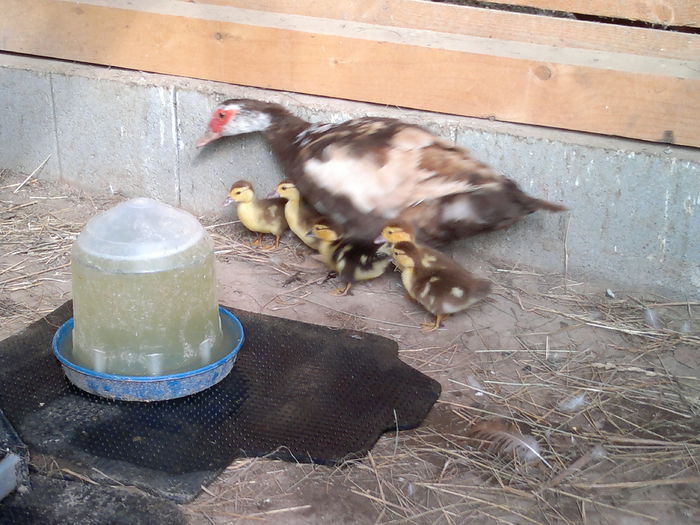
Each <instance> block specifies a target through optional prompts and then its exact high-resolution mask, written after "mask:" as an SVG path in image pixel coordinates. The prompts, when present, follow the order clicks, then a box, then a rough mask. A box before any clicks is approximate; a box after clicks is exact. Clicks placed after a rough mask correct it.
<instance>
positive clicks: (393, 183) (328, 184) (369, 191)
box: [197, 99, 566, 242]
mask: <svg viewBox="0 0 700 525" xmlns="http://www.w3.org/2000/svg"><path fill="white" fill-rule="evenodd" d="M252 132H262V133H263V134H264V136H265V138H266V139H267V141H268V142H269V144H270V146H271V147H272V150H273V152H274V153H275V155H276V156H277V159H278V160H279V161H280V163H281V165H282V167H283V169H284V171H285V172H286V175H287V177H288V178H289V179H291V180H292V182H294V184H295V185H296V186H297V188H298V189H299V191H300V192H301V195H302V196H303V197H304V198H305V199H306V200H307V202H308V203H309V204H310V205H311V206H313V207H314V208H315V209H316V210H317V211H318V212H319V213H320V214H322V215H326V216H329V217H331V218H332V219H333V220H334V221H336V222H337V223H339V224H341V225H342V226H343V228H344V230H345V231H346V233H347V234H348V235H349V236H351V237H352V238H357V239H363V240H366V241H370V242H371V241H372V240H373V239H374V238H375V237H376V236H377V235H378V234H379V232H380V231H381V230H382V227H383V225H384V224H385V223H386V222H387V220H390V219H396V218H401V219H404V220H407V221H409V222H411V223H412V224H413V225H414V226H415V227H416V231H417V234H418V238H419V239H422V240H428V241H434V242H442V241H449V240H453V239H455V238H459V237H467V236H470V235H474V234H477V233H480V232H484V231H489V230H498V229H501V228H505V227H507V226H510V225H511V224H513V223H514V222H516V221H518V220H519V219H521V218H522V217H524V216H525V215H527V214H529V213H532V212H534V211H536V210H540V209H541V210H548V211H563V210H565V209H566V208H564V207H563V206H560V205H559V204H554V203H551V202H547V201H544V200H541V199H537V198H534V197H530V196H528V195H527V194H525V193H524V192H523V191H521V190H520V189H519V188H518V186H517V184H516V183H515V182H513V181H512V180H510V179H507V178H505V177H503V176H501V175H498V174H497V173H496V172H494V170H493V169H491V168H490V167H489V166H487V165H486V164H483V163H482V162H480V161H478V160H476V159H475V158H473V157H472V156H471V154H470V153H469V152H468V151H467V150H465V149H462V148H459V147H457V146H455V145H453V144H450V143H449V142H447V141H445V140H444V139H442V138H440V137H437V136H435V135H433V134H432V133H430V132H428V131H427V130H425V129H423V128H421V127H420V126H416V125H414V124H409V123H406V122H402V121H400V120H397V119H391V118H380V117H363V118H356V119H352V120H348V121H346V122H342V123H340V124H311V123H309V122H307V121H305V120H303V119H301V118H299V117H297V116H295V115H293V114H292V113H290V112H289V111H287V110H286V109H285V108H284V107H282V106H281V105H279V104H275V103H271V102H262V101H258V100H250V99H232V100H227V101H225V102H223V103H221V104H219V105H218V106H217V107H216V109H215V110H214V113H213V115H212V116H211V119H210V121H209V126H208V131H207V132H206V133H205V135H204V136H203V137H202V138H201V139H200V140H199V141H198V142H197V146H198V147H201V146H204V145H205V144H208V143H209V142H211V141H213V140H216V139H218V138H220V137H223V136H228V135H240V134H244V133H252Z"/></svg>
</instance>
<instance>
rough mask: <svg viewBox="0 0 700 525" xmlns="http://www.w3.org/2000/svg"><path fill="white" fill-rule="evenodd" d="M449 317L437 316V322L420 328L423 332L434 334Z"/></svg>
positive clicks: (425, 324) (422, 325)
mask: <svg viewBox="0 0 700 525" xmlns="http://www.w3.org/2000/svg"><path fill="white" fill-rule="evenodd" d="M446 317H447V316H446V315H437V316H435V321H434V322H432V323H422V324H421V325H420V328H421V330H422V331H423V332H425V333H428V332H434V331H435V330H437V329H438V328H440V326H441V325H442V321H443V319H445V318H446Z"/></svg>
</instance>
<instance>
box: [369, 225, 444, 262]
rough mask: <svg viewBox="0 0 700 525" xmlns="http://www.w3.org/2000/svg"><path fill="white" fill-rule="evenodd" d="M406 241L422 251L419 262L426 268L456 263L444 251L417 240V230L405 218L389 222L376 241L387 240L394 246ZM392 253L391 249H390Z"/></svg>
mask: <svg viewBox="0 0 700 525" xmlns="http://www.w3.org/2000/svg"><path fill="white" fill-rule="evenodd" d="M402 241H406V242H411V243H413V244H414V245H415V248H416V251H417V252H418V253H420V258H419V259H418V260H417V262H418V263H419V264H420V265H421V266H423V267H426V268H433V269H435V268H450V267H453V266H454V265H455V264H456V263H455V262H454V261H453V260H452V259H451V258H450V257H448V256H447V255H445V254H444V253H442V252H440V251H438V250H435V249H433V248H430V247H429V246H424V245H422V244H418V243H417V242H416V230H415V229H414V228H413V226H412V225H411V224H410V223H409V222H407V221H404V220H401V219H395V220H392V221H389V222H387V223H386V224H385V225H384V228H383V229H382V234H381V235H380V236H379V237H377V239H376V240H375V241H374V242H375V243H382V242H387V243H389V245H390V247H391V248H393V247H394V245H395V244H396V243H399V242H402ZM388 251H389V253H391V249H389V250H388Z"/></svg>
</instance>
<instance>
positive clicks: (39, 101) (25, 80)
mask: <svg viewBox="0 0 700 525" xmlns="http://www.w3.org/2000/svg"><path fill="white" fill-rule="evenodd" d="M53 111H54V107H53V103H52V97H51V77H50V75H49V74H48V73H44V72H39V71H29V70H26V69H19V68H12V67H2V66H0V169H5V168H7V169H11V170H14V171H18V172H21V173H26V174H29V173H31V172H32V171H34V170H35V169H36V168H37V167H38V166H39V165H41V163H42V162H44V160H45V159H46V158H47V157H48V156H49V155H51V158H50V159H49V160H48V162H47V163H46V165H45V166H44V167H43V168H42V169H41V171H40V172H39V173H38V174H37V177H40V178H45V179H49V180H51V179H53V180H56V179H58V178H59V176H60V168H59V163H58V155H57V152H56V133H55V131H56V130H55V122H54V115H53Z"/></svg>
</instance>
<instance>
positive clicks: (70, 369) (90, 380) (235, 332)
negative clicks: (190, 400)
mask: <svg viewBox="0 0 700 525" xmlns="http://www.w3.org/2000/svg"><path fill="white" fill-rule="evenodd" d="M219 316H220V317H221V329H222V330H223V332H224V336H223V337H224V341H233V348H232V350H231V352H229V353H228V354H226V355H225V356H224V357H222V358H221V359H219V360H218V361H216V362H214V363H211V364H209V365H207V366H203V367H202V368H198V369H196V370H191V371H189V372H183V373H180V374H170V375H165V376H155V377H145V376H120V375H113V374H101V373H99V372H95V371H94V370H90V369H87V368H83V367H81V366H78V365H76V364H74V363H72V362H71V361H70V360H68V359H67V357H66V355H65V352H64V350H65V349H64V346H65V345H64V342H65V340H66V337H67V336H68V335H69V334H71V333H72V332H73V318H70V319H69V320H68V321H66V322H65V323H63V325H61V327H60V328H59V329H58V330H57V331H56V333H55V334H54V337H53V353H54V355H55V356H56V357H57V358H58V360H59V361H60V362H61V365H62V366H63V371H64V372H65V374H66V377H67V378H68V380H69V381H70V382H71V383H73V384H74V385H75V386H77V387H78V388H80V389H81V390H85V391H86V392H89V393H91V394H95V395H97V396H101V397H108V398H111V399H119V400H121V401H164V400H166V399H175V398H178V397H184V396H189V395H191V394H195V393H197V392H201V391H202V390H206V389H207V388H209V387H211V386H213V385H215V384H216V383H218V382H219V381H221V380H222V379H223V378H224V377H226V376H227V375H228V373H229V372H230V371H231V369H232V368H233V364H234V363H235V361H236V357H237V355H238V351H239V350H240V349H241V346H242V345H243V340H244V335H243V326H242V325H241V322H240V321H239V320H238V318H237V317H236V316H235V315H233V314H232V313H231V312H229V311H228V310H226V309H224V308H222V307H219Z"/></svg>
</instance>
